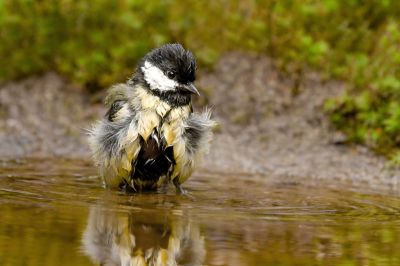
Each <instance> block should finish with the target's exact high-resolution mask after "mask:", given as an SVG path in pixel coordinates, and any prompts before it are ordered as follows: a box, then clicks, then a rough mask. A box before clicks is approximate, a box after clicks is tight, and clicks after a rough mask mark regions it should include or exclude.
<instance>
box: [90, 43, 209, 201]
mask: <svg viewBox="0 0 400 266" xmlns="http://www.w3.org/2000/svg"><path fill="white" fill-rule="evenodd" d="M196 69H197V63H196V59H195V58H194V56H193V54H192V53H191V52H190V51H189V50H188V51H185V49H184V48H183V47H182V46H181V45H180V44H165V45H162V46H160V47H158V48H155V49H153V50H151V51H150V52H149V53H148V54H146V55H145V56H144V57H143V58H142V59H141V60H140V62H139V63H138V65H137V68H136V70H135V72H134V74H133V77H132V78H131V79H129V80H128V81H127V83H125V84H118V85H115V86H113V87H112V88H111V89H109V91H108V95H107V97H106V99H105V104H106V105H107V106H109V108H110V109H109V111H108V113H107V114H106V118H105V119H103V120H102V121H100V122H99V123H97V124H96V125H94V126H93V128H92V129H91V130H90V134H89V145H90V147H91V150H92V152H93V159H94V161H95V164H96V166H97V167H98V168H99V172H100V175H101V176H102V177H103V178H104V180H105V183H106V184H107V186H109V187H112V188H120V189H124V188H129V187H131V188H133V189H134V190H137V189H139V190H141V189H149V188H150V189H151V188H157V187H159V186H160V184H161V183H162V182H164V181H165V180H169V181H172V182H173V184H174V185H175V186H176V188H177V189H178V191H179V192H180V193H184V191H183V190H182V188H181V184H182V183H183V182H185V181H186V180H187V179H188V178H189V176H190V175H191V174H192V173H193V170H194V168H195V166H196V165H198V164H199V163H200V161H201V159H202V158H203V156H204V155H205V154H206V153H208V151H209V147H210V143H211V140H212V131H211V128H212V127H213V126H214V125H215V123H214V121H212V120H211V119H210V115H211V114H210V111H209V110H205V111H204V112H203V113H201V114H196V113H194V112H193V108H192V103H191V96H192V95H193V94H197V95H200V94H199V92H198V90H197V89H196V87H195V86H194V85H193V82H194V81H195V79H196Z"/></svg>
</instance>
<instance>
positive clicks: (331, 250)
mask: <svg viewBox="0 0 400 266" xmlns="http://www.w3.org/2000/svg"><path fill="white" fill-rule="evenodd" d="M0 166H1V167H0V217H1V218H0V265H99V264H100V265H121V264H122V265H147V264H150V265H163V264H162V263H165V264H166V265H398V264H400V252H399V250H400V237H399V235H400V219H399V218H400V216H399V210H400V198H399V197H398V196H397V195H393V194H392V195H389V194H388V193H386V194H379V193H375V192H374V191H367V190H361V189H354V188H351V187H348V186H347V187H345V186H334V187H333V188H332V186H324V185H315V186H310V185H306V184H307V183H304V184H303V183H301V184H299V183H285V182H280V181H279V179H276V180H275V179H274V177H265V179H264V178H263V177H255V176H249V175H240V174H232V173H215V172H210V171H206V170H202V171H199V172H197V173H196V174H195V175H194V176H192V177H191V178H190V179H189V180H188V181H187V182H186V183H184V185H183V187H184V189H185V190H186V191H187V192H188V193H187V195H183V196H179V195H176V194H175V189H174V187H173V185H168V184H166V185H165V186H164V187H162V188H161V189H159V191H157V192H146V193H139V194H133V193H130V194H126V193H120V192H117V191H107V190H105V189H104V187H103V183H102V182H101V180H99V179H98V178H97V173H96V169H95V168H94V167H92V166H91V163H90V162H82V161H44V160H43V161H39V160H14V161H3V162H0ZM271 180H272V181H271ZM146 263H147V264H146ZM157 263H159V264H157ZM174 263H176V264H174Z"/></svg>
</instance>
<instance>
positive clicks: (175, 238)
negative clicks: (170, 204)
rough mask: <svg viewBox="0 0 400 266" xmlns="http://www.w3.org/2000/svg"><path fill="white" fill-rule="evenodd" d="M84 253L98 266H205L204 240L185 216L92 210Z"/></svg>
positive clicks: (85, 237) (85, 238)
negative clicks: (203, 265)
mask: <svg viewBox="0 0 400 266" xmlns="http://www.w3.org/2000/svg"><path fill="white" fill-rule="evenodd" d="M82 244H83V251H84V253H85V254H86V255H87V256H89V257H90V258H91V259H92V261H93V262H94V263H95V264H97V265H104V266H106V265H107V266H114V265H118V266H119V265H122V266H142V265H146V266H147V265H148V266H153V265H154V266H159V265H160V266H161V265H168V266H170V265H171V266H172V265H202V263H203V261H204V259H205V254H206V251H205V246H204V238H203V237H202V236H201V235H200V228H199V227H198V226H197V225H195V224H193V223H191V222H190V219H189V218H188V217H185V216H177V215H172V214H171V213H165V215H160V214H159V213H158V214H157V215H156V214H152V213H144V212H128V213H127V212H116V211H111V210H107V209H105V208H102V207H99V206H96V207H93V208H92V209H91V210H90V214H89V218H88V223H87V227H86V229H85V231H84V233H83V238H82Z"/></svg>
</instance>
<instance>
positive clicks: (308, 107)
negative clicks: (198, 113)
mask: <svg viewBox="0 0 400 266" xmlns="http://www.w3.org/2000/svg"><path fill="white" fill-rule="evenodd" d="M196 86H197V87H199V89H200V90H201V93H202V96H203V97H201V98H197V99H195V103H196V104H195V105H196V109H197V110H201V108H202V107H201V106H202V105H208V106H211V107H212V108H213V117H214V119H215V120H217V121H218V123H219V125H220V126H219V127H218V128H217V129H216V136H215V141H214V144H213V147H212V150H211V152H210V154H209V155H208V156H207V157H206V158H205V160H204V163H203V165H202V167H203V168H208V169H210V170H217V171H229V172H241V173H252V174H256V175H258V176H260V177H265V178H268V177H270V178H273V179H277V180H280V181H285V182H297V181H298V180H300V179H309V180H320V179H324V180H325V179H326V180H339V181H345V182H347V181H349V182H352V183H353V184H357V183H358V184H367V185H370V186H376V185H381V184H386V185H389V186H390V187H392V188H397V185H398V179H399V174H398V173H399V172H398V171H393V170H391V171H388V170H386V168H385V164H386V162H385V160H384V159H383V158H380V157H378V156H376V155H374V154H373V153H372V152H371V151H369V150H368V149H366V148H364V147H361V146H351V147H348V146H345V145H342V144H341V142H342V141H343V140H344V138H343V136H342V135H340V134H339V133H337V132H335V130H334V129H332V128H331V127H330V123H329V119H328V117H327V116H326V115H324V113H323V112H322V105H323V102H324V100H325V99H326V98H328V97H334V96H337V95H340V94H341V93H343V91H344V85H343V84H342V83H340V82H338V81H328V82H323V81H322V80H321V78H320V76H319V75H318V74H317V73H314V72H309V73H307V74H306V75H305V76H304V77H302V78H301V79H298V78H297V77H288V76H285V75H282V73H281V72H280V71H279V69H278V68H277V67H276V66H275V65H274V63H273V62H272V61H271V60H269V59H268V58H264V57H261V58H258V57H252V56H249V55H243V54H229V55H227V56H225V57H223V58H222V59H221V60H220V62H219V63H218V64H217V65H216V66H215V69H214V70H213V72H210V73H207V72H205V71H202V72H200V73H199V78H198V81H197V82H196ZM104 95H105V92H102V93H99V94H98V95H96V96H93V95H88V94H86V93H85V92H84V91H83V90H82V89H80V88H75V87H74V86H73V85H71V84H69V83H68V82H66V81H65V80H63V79H62V78H61V77H59V76H58V75H56V74H54V73H48V74H46V75H44V76H43V77H39V78H29V79H26V80H23V81H20V82H10V83H7V84H4V85H3V86H2V87H1V88H0V158H16V157H54V156H59V157H68V158H83V159H90V152H89V149H88V146H87V142H86V137H85V130H84V129H85V128H86V129H87V128H90V124H91V123H93V121H94V120H95V119H98V118H99V117H101V116H103V115H104V114H105V112H106V110H105V109H104V108H103V107H102V106H101V104H100V103H99V99H101V98H103V97H104Z"/></svg>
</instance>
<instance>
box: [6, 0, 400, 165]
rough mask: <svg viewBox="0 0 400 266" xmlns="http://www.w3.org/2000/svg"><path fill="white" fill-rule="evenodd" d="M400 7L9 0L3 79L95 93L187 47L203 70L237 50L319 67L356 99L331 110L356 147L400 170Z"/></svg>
mask: <svg viewBox="0 0 400 266" xmlns="http://www.w3.org/2000/svg"><path fill="white" fill-rule="evenodd" d="M399 19H400V1H389V0H347V1H339V0H279V1H278V0H276V1H274V0H270V1H255V0H253V1H252V0H243V1H225V0H222V1H172V0H170V1H157V0H153V1H143V0H136V1H132V0H131V1H130V0H119V1H88V0H83V1H82V0H81V1H80V0H61V1H53V0H43V1H34V0H3V1H0V38H1V39H0V40H1V41H0V62H1V64H0V80H1V81H3V82H4V81H8V80H15V79H20V78H23V77H26V76H29V75H34V74H41V73H44V72H46V71H49V70H53V71H56V72H57V73H59V74H61V75H62V76H64V77H66V78H68V79H69V80H71V81H72V82H74V83H77V84H80V85H83V86H85V87H86V88H87V89H88V90H89V91H90V92H94V91H96V90H99V89H101V88H104V87H107V86H109V85H111V84H114V83H116V82H118V81H124V80H125V79H126V77H128V76H130V75H131V73H132V71H133V70H134V66H135V64H136V63H137V62H138V60H139V59H140V58H141V57H142V56H143V55H144V54H146V53H147V52H148V51H149V49H151V48H154V47H156V46H158V45H161V44H163V43H168V42H179V43H181V44H183V45H184V46H185V47H186V48H189V49H190V50H192V51H193V52H194V54H195V56H196V58H197V59H198V62H199V66H200V67H208V68H212V66H213V64H214V63H215V62H216V60H218V58H219V57H220V56H221V55H222V54H223V53H226V52H229V51H251V52H256V53H259V54H265V55H267V56H269V57H271V58H273V59H274V60H276V61H277V62H278V65H279V66H280V68H281V69H282V71H283V73H288V74H290V73H297V74H299V75H303V74H304V73H305V71H307V70H309V69H317V70H318V71H319V72H320V74H321V76H322V77H323V79H324V80H329V79H332V78H335V79H341V80H343V81H344V82H346V84H347V93H346V94H345V95H344V96H342V97H340V98H338V99H331V100H328V101H327V102H326V104H325V111H326V112H328V113H329V114H330V116H331V120H332V122H333V123H334V124H335V125H336V127H337V128H338V129H339V130H341V131H344V132H345V133H347V134H348V135H349V141H350V142H358V143H364V144H367V145H368V146H369V147H372V148H374V149H375V150H376V151H377V152H379V153H383V154H386V155H389V156H390V157H391V158H392V159H393V160H394V161H397V162H398V163H400V153H398V152H396V151H397V148H398V147H399V145H400V134H399V133H400V101H399V98H400V95H399V92H400V68H399V66H400V32H399V26H400V20H399Z"/></svg>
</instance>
